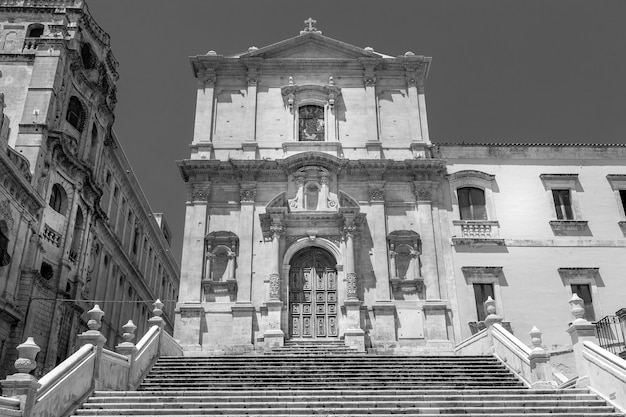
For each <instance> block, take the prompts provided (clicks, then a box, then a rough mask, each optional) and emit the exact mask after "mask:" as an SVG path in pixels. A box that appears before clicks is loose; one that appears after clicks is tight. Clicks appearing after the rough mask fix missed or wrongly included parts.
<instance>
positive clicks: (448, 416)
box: [74, 410, 624, 417]
mask: <svg viewBox="0 0 626 417" xmlns="http://www.w3.org/2000/svg"><path fill="white" fill-rule="evenodd" d="M132 411H133V414H128V413H123V412H120V410H114V411H113V412H108V411H105V410H100V411H99V412H96V413H91V414H87V415H97V416H116V417H131V416H156V415H158V416H160V417H178V416H185V417H200V416H204V415H207V414H198V413H193V414H191V413H190V412H189V411H187V410H182V411H181V410H174V412H173V413H170V412H168V410H163V411H162V412H161V413H153V412H152V410H143V411H144V412H141V411H142V410H132ZM320 411H324V412H325V413H326V414H324V413H321V412H320V413H319V414H305V413H291V412H290V413H287V414H279V413H273V414H272V416H275V417H300V416H302V417H305V416H310V415H323V416H328V415H329V414H328V413H327V410H320ZM398 414H402V415H404V416H407V417H459V415H460V414H462V415H463V416H464V417H503V414H501V413H488V414H487V413H470V414H467V413H458V412H454V413H440V412H435V413H432V412H430V411H429V410H428V411H427V410H424V411H423V412H422V410H420V411H418V412H415V410H412V412H408V411H406V410H402V411H396V410H394V411H393V412H392V413H389V414H376V415H377V416H380V417H398ZM78 415H85V414H74V416H78ZM350 415H351V416H353V417H368V416H371V415H372V414H371V413H367V412H366V413H352V414H350ZM588 415H592V416H593V417H624V415H623V414H620V413H615V412H609V413H593V414H587V413H586V414H582V415H581V414H571V413H567V412H555V413H535V412H524V413H507V414H506V417H581V416H588ZM229 416H232V417H238V416H242V417H243V416H246V417H252V415H251V414H248V413H247V412H246V413H244V414H229Z"/></svg>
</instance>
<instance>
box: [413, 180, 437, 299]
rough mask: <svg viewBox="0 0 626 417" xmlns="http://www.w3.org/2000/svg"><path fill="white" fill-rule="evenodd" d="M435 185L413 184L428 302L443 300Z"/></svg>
mask: <svg viewBox="0 0 626 417" xmlns="http://www.w3.org/2000/svg"><path fill="white" fill-rule="evenodd" d="M435 184H436V183H433V182H431V181H415V182H414V183H413V185H414V187H415V197H416V200H417V219H418V225H419V234H420V237H421V239H422V275H423V277H424V286H425V287H426V299H427V300H440V299H441V290H440V288H439V274H438V270H437V248H436V243H435V233H434V225H433V214H432V194H433V190H432V189H433V187H434V186H435Z"/></svg>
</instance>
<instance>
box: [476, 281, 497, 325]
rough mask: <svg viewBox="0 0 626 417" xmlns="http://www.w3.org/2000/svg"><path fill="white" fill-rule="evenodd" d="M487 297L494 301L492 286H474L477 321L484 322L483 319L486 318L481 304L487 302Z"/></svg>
mask: <svg viewBox="0 0 626 417" xmlns="http://www.w3.org/2000/svg"><path fill="white" fill-rule="evenodd" d="M489 297H491V298H493V299H494V300H495V296H494V294H493V284H474V298H475V300H476V316H477V317H478V321H485V317H487V312H485V306H484V304H483V303H484V302H485V301H487V298H489Z"/></svg>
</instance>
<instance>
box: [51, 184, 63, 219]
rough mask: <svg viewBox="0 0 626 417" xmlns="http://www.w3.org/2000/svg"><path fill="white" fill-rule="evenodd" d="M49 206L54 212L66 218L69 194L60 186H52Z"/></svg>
mask: <svg viewBox="0 0 626 417" xmlns="http://www.w3.org/2000/svg"><path fill="white" fill-rule="evenodd" d="M49 204H50V207H52V210H54V211H56V212H57V213H60V214H62V215H64V216H65V212H66V211H67V194H66V193H65V190H64V189H63V187H61V186H60V185H59V184H54V185H53V186H52V193H51V194H50V203H49Z"/></svg>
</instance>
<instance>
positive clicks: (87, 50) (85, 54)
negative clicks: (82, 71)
mask: <svg viewBox="0 0 626 417" xmlns="http://www.w3.org/2000/svg"><path fill="white" fill-rule="evenodd" d="M80 59H81V60H82V61H83V66H84V67H85V68H86V69H92V68H93V67H95V66H96V56H95V55H94V53H93V50H92V49H91V46H89V44H88V43H84V44H82V46H81V47H80Z"/></svg>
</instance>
